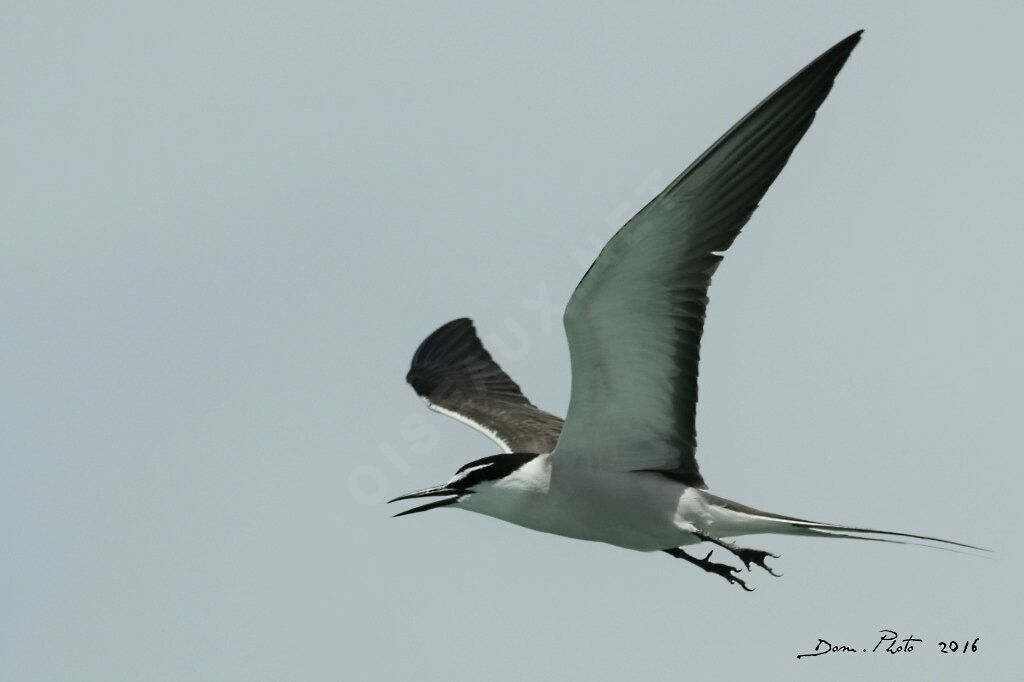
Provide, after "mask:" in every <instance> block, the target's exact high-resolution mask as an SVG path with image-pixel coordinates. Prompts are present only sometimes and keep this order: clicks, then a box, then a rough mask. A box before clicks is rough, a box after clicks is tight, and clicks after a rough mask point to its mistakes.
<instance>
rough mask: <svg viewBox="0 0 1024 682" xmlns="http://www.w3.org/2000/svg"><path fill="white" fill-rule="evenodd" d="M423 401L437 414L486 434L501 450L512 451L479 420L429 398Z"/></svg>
mask: <svg viewBox="0 0 1024 682" xmlns="http://www.w3.org/2000/svg"><path fill="white" fill-rule="evenodd" d="M423 402H425V403H426V404H427V407H429V408H430V409H431V410H433V411H434V412H437V413H439V414H443V415H444V416H446V417H451V418H452V419H454V420H455V421H457V422H461V423H463V424H465V425H466V426H468V427H470V428H471V429H475V430H476V431H479V432H480V433H482V434H484V435H485V436H487V437H488V438H490V439H491V440H493V441H494V442H495V443H497V444H498V445H499V446H501V450H502V452H512V448H510V447H509V445H508V443H506V442H505V441H503V440H502V439H501V438H500V437H499V436H498V434H497V433H495V432H494V431H492V430H491V429H489V428H487V427H486V426H484V425H483V424H481V423H479V422H475V421H473V420H472V419H470V418H469V417H467V416H466V415H464V414H459V413H458V412H455V411H454V410H449V409H448V408H445V407H441V406H440V405H436V404H434V403H432V402H430V401H429V400H427V399H426V398H424V399H423Z"/></svg>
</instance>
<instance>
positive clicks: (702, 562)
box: [664, 547, 754, 592]
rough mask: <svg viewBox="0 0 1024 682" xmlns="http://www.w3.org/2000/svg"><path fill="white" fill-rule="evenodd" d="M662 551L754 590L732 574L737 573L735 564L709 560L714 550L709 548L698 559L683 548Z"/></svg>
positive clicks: (731, 582)
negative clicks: (704, 555) (706, 553)
mask: <svg viewBox="0 0 1024 682" xmlns="http://www.w3.org/2000/svg"><path fill="white" fill-rule="evenodd" d="M664 551H665V553H666V554H668V555H670V556H674V557H675V558H677V559H685V560H686V561H689V562H690V563H691V564H693V565H694V566H700V567H701V568H703V569H704V570H705V571H707V572H708V573H714V574H715V575H720V576H722V577H723V578H725V579H726V580H728V581H729V583H730V584H736V585H739V586H740V587H742V588H743V589H744V590H746V591H747V592H753V591H754V588H753V587H747V584H746V583H745V582H743V581H742V580H741V579H739V578H737V577H736V576H735V575H733V574H734V573H739V572H740V569H738V568H736V567H735V566H730V565H729V564H716V563H715V562H713V561H710V559H711V555H712V554H713V553H714V551H715V550H711V551H710V552H708V555H707V556H706V557H704V558H703V559H698V558H697V557H693V556H690V555H689V554H687V553H686V552H684V551H683V550H681V549H679V548H678V547H676V548H674V549H666V550H664Z"/></svg>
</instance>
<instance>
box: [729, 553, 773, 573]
mask: <svg viewBox="0 0 1024 682" xmlns="http://www.w3.org/2000/svg"><path fill="white" fill-rule="evenodd" d="M731 550H732V553H733V554H735V555H736V556H738V557H739V559H740V561H742V562H743V565H744V566H746V567H747V570H748V571H749V570H750V564H756V565H757V566H760V567H761V568H763V569H764V570H766V571H768V573H770V574H771V575H774V576H775V577H776V578H781V577H782V574H781V573H776V572H775V571H773V570H772V569H771V567H770V566H768V564H766V563H765V562H764V560H765V559H766V558H768V557H771V558H773V559H778V558H779V555H778V554H772V553H771V552H765V551H762V550H760V549H747V548H746V547H732V548H731Z"/></svg>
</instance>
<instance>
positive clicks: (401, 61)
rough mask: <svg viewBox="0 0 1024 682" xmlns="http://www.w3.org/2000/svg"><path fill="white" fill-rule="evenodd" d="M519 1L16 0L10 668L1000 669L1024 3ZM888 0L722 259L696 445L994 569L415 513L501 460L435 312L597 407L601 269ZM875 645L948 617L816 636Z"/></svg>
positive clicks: (2, 344)
mask: <svg viewBox="0 0 1024 682" xmlns="http://www.w3.org/2000/svg"><path fill="white" fill-rule="evenodd" d="M488 4H489V5H491V6H490V7H484V6H483V5H482V4H480V5H477V4H471V3H429V4H428V3H404V4H389V5H387V6H376V4H371V3H366V4H365V5H364V6H358V5H355V4H351V3H344V2H342V3H338V2H314V3H298V4H296V3H276V4H275V3H214V6H211V5H210V3H198V2H187V3H182V2H176V3H135V2H110V3H87V4H82V3H64V4H57V3H39V2H31V3H28V2H14V3H7V5H6V6H5V12H4V21H3V22H2V24H0V74H2V76H0V78H2V84H3V92H4V94H5V97H4V103H5V105H4V106H3V108H2V110H0V115H2V121H0V133H2V136H3V148H4V155H3V158H4V163H3V166H2V167H3V178H2V182H0V205H2V206H3V207H4V210H5V217H4V220H3V221H2V226H0V230H2V247H3V248H2V249H0V314H2V318H3V320H4V325H3V332H2V333H0V386H2V389H0V391H2V399H3V405H4V408H3V416H2V427H0V546H2V547H3V552H2V554H3V560H2V561H0V679H3V680H11V681H12V682H15V681H16V682H22V681H37V680H38V681H44V680H45V681H47V682H49V681H53V680H75V681H76V682H85V681H91V680H96V681H102V682H111V681H113V680H147V681H163V680H166V681H169V682H170V681H174V682H182V681H186V680H238V681H245V682H249V681H254V680H268V681H271V680H273V681H277V680H304V681H305V680H325V681H326V680H343V679H344V680H357V679H380V680H401V679H419V680H450V679H456V680H458V679H467V680H468V679H486V680H498V681H505V680H508V681H513V680H515V681H518V680H523V679H539V680H547V679H585V680H622V679H645V680H646V679H649V680H677V679H684V678H685V679H710V678H714V679H742V678H743V677H746V676H752V675H754V676H757V678H758V679H807V680H818V679H826V678H828V679H850V680H854V679H856V680H862V679H873V678H884V679H922V680H925V679H927V680H937V679H966V678H975V679H980V678H982V677H983V676H987V677H988V678H990V679H1009V678H1010V677H1011V676H1012V675H1013V673H1012V672H1011V671H1013V670H1017V664H1016V659H1017V653H1018V652H1017V649H1018V648H1019V642H1018V640H1019V636H1018V634H1019V632H1018V631H1019V622H1020V618H1019V607H1018V605H1019V603H1020V599H1021V598H1022V597H1024V590H1022V588H1021V585H1020V571H1019V570H1018V564H1019V562H1020V561H1021V559H1022V556H1021V554H1022V553H1021V551H1020V549H1019V542H1020V539H1019V538H1020V535H1021V531H1022V521H1021V512H1022V508H1021V507H1022V504H1021V501H1020V498H1019V494H1018V492H1017V488H1018V485H1019V482H1020V481H1021V480H1022V478H1024V465H1022V457H1021V452H1020V445H1019V441H1018V435H1017V434H1018V432H1019V424H1020V416H1019V411H1020V406H1021V400H1020V385H1021V379H1022V377H1021V373H1022V372H1021V369H1022V363H1021V361H1020V359H1019V358H1020V356H1019V353H1020V347H1021V336H1022V332H1024V325H1022V318H1021V312H1020V311H1021V306H1020V292H1021V290H1022V289H1024V274H1022V271H1021V267H1020V262H1021V257H1022V250H1024V236H1022V231H1021V220H1020V218H1019V217H1018V216H1019V212H1020V196H1019V195H1020V183H1021V171H1020V158H1021V154H1022V152H1024V144H1022V140H1021V125H1020V122H1021V120H1022V119H1024V89H1022V86H1021V85H1020V75H1019V63H1020V55H1019V35H1018V34H1019V27H1020V25H1021V22H1022V20H1024V11H1022V10H1021V5H1020V4H1019V3H1011V2H1004V3H956V4H954V3H892V2H877V3H864V2H859V3H842V4H841V5H840V4H838V3H819V2H800V3H798V2H786V3H781V2H744V3H705V2H664V3H639V4H638V3H558V4H557V5H558V6H557V7H552V6H551V5H552V4H553V3H541V2H536V3H533V2H531V3H525V2H517V3H515V4H514V6H513V4H512V3H505V4H504V6H503V7H500V8H499V6H498V5H497V4H496V3H488ZM858 28H864V29H865V30H866V33H865V37H864V40H863V41H862V43H861V44H860V46H859V47H858V48H857V50H856V51H855V52H854V55H853V57H852V59H851V60H850V62H849V63H848V64H847V66H846V68H845V69H844V71H843V73H842V74H841V75H840V78H839V80H838V82H837V85H836V88H835V89H834V91H833V93H832V95H831V96H830V98H829V100H828V101H827V102H826V103H825V105H824V106H823V108H822V110H821V112H820V114H819V117H818V119H817V121H816V122H815V125H814V127H813V128H812V129H811V131H810V133H809V134H808V135H807V137H806V138H805V139H804V141H803V142H802V143H801V145H800V146H799V148H798V149H797V151H796V153H795V154H794V155H793V158H792V160H791V162H790V164H789V166H788V168H787V169H786V170H785V171H784V172H783V174H782V176H781V177H780V179H779V180H778V182H777V183H776V184H775V186H774V187H773V188H772V189H771V191H770V192H769V194H768V196H767V197H766V199H765V201H764V202H763V204H762V208H761V209H760V210H759V211H758V212H757V214H756V215H755V217H754V219H753V220H752V222H751V223H750V224H749V225H748V226H747V228H746V230H745V231H744V233H743V234H742V235H741V237H740V238H739V240H738V241H737V242H736V244H735V246H734V247H733V249H731V250H730V252H729V254H728V257H727V259H726V261H725V263H724V265H723V266H722V267H721V268H720V269H719V271H718V275H717V277H716V280H715V282H714V284H713V286H712V289H711V298H712V304H711V306H710V310H709V317H708V323H707V332H706V334H705V345H704V352H703V356H704V361H703V365H702V369H701V405H700V413H699V421H698V427H699V438H700V451H699V456H700V460H701V466H702V469H703V471H704V473H705V476H706V478H707V480H708V481H709V483H710V484H711V486H712V488H713V489H714V490H715V491H716V492H719V493H721V494H723V495H726V496H728V497H732V498H734V499H738V500H741V501H744V502H747V503H749V504H753V505H756V506H760V507H762V508H766V509H770V510H773V511H778V512H782V513H790V514H794V515H798V516H804V517H813V518H816V519H821V520H825V521H837V522H847V523H856V524H864V525H868V526H875V527H883V528H891V529H895V530H905V531H909V532H918V533H925V534H935V535H940V536H944V537H949V538H952V539H958V540H963V541H967V542H973V543H977V544H981V545H985V546H991V547H994V548H995V549H997V550H998V553H997V554H996V555H995V559H994V560H991V561H987V560H981V559H973V558H970V557H963V556H958V555H954V554H948V553H942V552H935V551H927V550H923V549H919V548H914V547H896V546H878V545H875V544H871V543H854V542H838V541H836V542H832V541H814V540H809V539H796V538H775V537H759V538H754V539H750V540H749V541H748V544H750V545H752V546H755V547H761V548H765V549H769V550H772V551H775V552H777V553H780V554H781V555H782V558H781V559H780V560H777V561H776V562H775V565H776V566H777V567H778V569H779V570H780V571H782V572H783V573H784V574H785V575H784V577H783V578H779V579H775V578H771V577H770V576H767V575H764V574H761V573H754V574H752V575H751V582H752V584H753V585H755V586H756V587H757V588H758V589H757V591H756V592H755V593H753V594H745V593H742V592H741V591H740V590H738V589H736V588H735V587H730V586H728V585H727V584H725V582H724V581H722V580H720V579H718V578H716V577H714V576H710V575H705V574H703V573H701V572H700V571H698V570H696V569H694V568H693V567H691V566H688V565H685V564H683V563H682V562H679V561H673V560H671V559H669V558H668V557H665V556H662V555H644V554H639V553H631V552H628V551H625V550H620V549H616V548H612V547H608V546H603V545H597V544H587V543H582V542H574V541H569V540H564V539H561V538H557V537H554V536H545V535H541V534H537V533H532V532H529V531H526V530H523V529H520V528H516V527H514V526H511V525H506V524H501V523H499V522H497V521H493V520H491V519H487V518H484V517H479V516H474V515H472V514H467V513H462V512H449V511H439V512H434V513H431V514H425V515H420V516H413V517H410V518H403V519H398V520H392V519H391V518H390V515H391V513H393V512H394V511H395V510H394V509H392V508H389V507H386V506H385V505H383V504H382V501H383V500H384V499H387V498H389V497H391V496H393V495H397V494H399V493H402V492H406V491H407V490H411V489H414V488H418V487H422V486H425V485H429V484H433V483H437V482H440V481H442V480H444V479H445V478H446V477H448V476H449V475H450V474H451V473H452V472H453V471H454V470H455V469H456V468H457V467H458V466H459V465H461V464H463V463H464V462H467V461H469V460H472V459H476V458H478V457H481V456H484V455H488V454H493V453H494V452H495V448H494V446H493V445H492V444H491V443H490V442H488V441H487V440H485V439H483V438H482V437H480V436H478V435H477V434H474V433H473V432H471V431H469V430H467V429H465V428H464V427H462V426H460V425H458V424H456V423H454V422H451V421H449V420H446V419H445V418H443V417H441V416H437V415H433V414H430V413H428V412H426V410H425V409H424V408H423V407H422V405H421V404H420V402H419V401H418V400H417V399H416V397H415V396H414V395H413V393H412V392H411V391H410V390H409V389H408V387H407V386H406V385H405V384H404V381H403V377H404V375H405V371H406V369H407V363H408V361H409V358H410V356H411V353H412V351H413V350H414V348H415V347H416V344H417V343H419V341H420V340H421V338H422V337H423V336H424V335H425V334H427V333H429V332H430V331H431V330H432V329H434V328H435V327H436V326H437V325H439V324H441V323H443V322H445V321H447V320H449V319H452V318H454V317H459V316H463V315H467V316H471V317H473V318H475V319H476V321H477V325H478V328H479V330H480V331H481V334H482V336H483V338H484V340H485V342H486V343H487V344H488V345H489V346H490V347H491V349H492V351H493V352H494V354H495V356H496V358H497V360H498V361H499V362H500V363H501V364H502V365H503V366H504V367H505V368H506V369H507V370H508V371H509V372H510V374H511V375H512V376H513V377H514V378H516V379H517V380H518V381H519V382H520V384H521V385H522V386H523V388H524V389H525V391H526V392H527V394H528V395H529V396H530V397H531V398H532V399H533V400H534V401H535V402H536V403H538V404H539V405H541V406H543V407H545V408H547V409H550V410H552V411H554V412H558V413H563V412H564V410H565V406H566V403H567V400H568V394H569V364H568V353H567V350H566V345H565V340H564V335H563V333H562V330H561V324H560V319H559V315H560V310H561V307H562V306H563V305H564V303H565V301H566V300H567V299H568V297H569V295H570V294H571V292H572V289H573V287H574V286H575V284H576V282H577V281H578V279H579V277H580V276H581V275H582V273H583V271H584V270H585V268H586V266H587V264H588V263H589V260H590V259H591V258H592V257H593V256H594V255H595V254H596V253H597V251H598V249H599V248H600V247H601V245H602V244H603V243H604V241H605V240H606V239H607V238H608V237H609V236H610V235H611V234H612V233H613V232H614V231H615V229H616V228H617V227H618V226H619V224H621V222H622V220H623V219H624V218H626V217H628V215H629V214H630V213H631V211H633V210H635V209H636V208H638V207H639V206H641V205H642V204H643V203H645V202H646V201H647V199H649V198H650V196H651V195H653V194H654V193H655V192H656V191H658V190H659V189H660V188H661V186H662V185H663V184H664V183H665V182H666V181H667V180H668V179H669V178H671V177H672V176H673V175H675V174H676V173H677V172H678V171H679V170H680V169H681V168H683V167H684V166H685V165H687V164H688V163H689V162H690V161H691V160H692V159H693V158H694V157H695V156H696V155H697V154H698V153H699V152H701V151H702V150H703V149H704V148H705V147H706V146H707V145H708V144H709V143H710V142H712V141H713V140H714V139H715V138H716V137H717V136H718V135H719V134H720V133H722V132H723V131H724V130H725V129H726V128H727V127H728V126H730V125H731V124H732V123H733V122H734V121H735V120H736V119H737V118H738V117H739V116H741V115H742V114H744V113H745V112H746V111H747V110H748V109H750V108H751V107H752V106H753V105H754V104H756V103H757V102H758V101H759V100H760V99H761V98H762V97H763V96H765V95H766V94H767V93H768V92H770V91H771V90H772V89H773V88H774V87H776V86H777V85H778V84H779V83H781V82H782V81H783V80H784V79H786V78H787V77H788V76H790V75H791V74H792V73H794V72H795V71H796V70H797V69H798V68H800V67H802V66H803V65H804V64H805V63H807V62H808V61H810V60H811V59H812V58H813V57H814V56H816V55H817V54H818V53H819V52H821V51H822V50H824V49H825V48H827V47H828V46H829V45H831V44H832V43H834V42H835V41H837V40H839V39H840V38H842V37H843V36H845V35H847V34H849V33H850V32H852V31H853V30H855V29H858ZM886 627H887V628H892V629H894V630H897V631H899V633H900V634H901V636H905V635H910V634H913V635H915V636H917V637H920V638H923V639H924V644H923V645H920V649H919V650H918V651H916V652H915V653H913V654H910V655H904V656H886V655H882V654H875V655H873V656H867V655H859V656H847V657H840V656H839V655H835V656H832V657H831V658H818V659H810V660H803V661H797V660H796V659H795V656H796V654H797V653H799V652H801V651H806V650H808V649H810V648H812V647H813V646H814V644H815V642H816V640H817V638H818V637H826V638H829V639H832V640H833V641H836V642H837V643H838V642H843V643H852V644H854V645H857V646H861V645H863V646H868V647H870V646H873V644H874V641H875V639H876V632H877V631H878V630H879V629H880V628H886ZM974 637H980V638H981V640H980V646H979V651H978V652H976V653H967V654H957V655H955V657H954V656H952V655H949V654H947V655H945V656H944V655H942V654H941V653H939V651H938V642H939V641H940V640H945V639H949V638H957V639H959V640H963V639H973V638H974ZM1011 665H1012V666H1013V667H1011Z"/></svg>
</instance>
